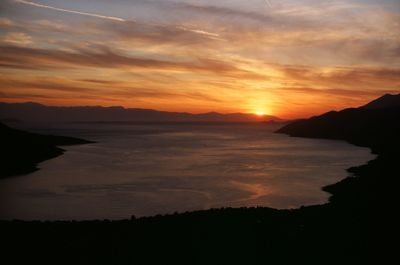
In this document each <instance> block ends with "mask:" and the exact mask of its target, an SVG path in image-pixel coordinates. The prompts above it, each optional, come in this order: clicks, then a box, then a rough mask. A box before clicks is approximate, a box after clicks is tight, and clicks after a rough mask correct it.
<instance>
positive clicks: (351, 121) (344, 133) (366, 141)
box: [277, 95, 400, 153]
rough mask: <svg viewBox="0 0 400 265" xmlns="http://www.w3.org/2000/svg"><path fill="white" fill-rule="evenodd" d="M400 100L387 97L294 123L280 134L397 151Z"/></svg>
mask: <svg viewBox="0 0 400 265" xmlns="http://www.w3.org/2000/svg"><path fill="white" fill-rule="evenodd" d="M387 99H389V100H387ZM398 99H400V95H396V96H392V95H385V96H383V97H381V98H379V99H377V100H375V101H372V102H371V103H369V104H367V105H365V106H362V107H360V108H350V109H345V110H342V111H339V112H336V111H331V112H327V113H325V114H322V115H320V116H316V117H312V118H310V119H307V120H298V121H295V122H293V123H290V124H288V125H286V126H284V127H282V128H281V129H279V130H278V131H277V132H278V133H285V134H289V135H291V136H297V137H309V138H328V139H338V140H346V141H348V142H350V143H352V144H356V145H360V146H368V147H371V148H372V150H373V151H374V152H375V153H377V152H379V150H386V151H387V150H389V149H393V150H398V149H399V146H400V137H399V135H400V122H399V121H400V101H399V100H398ZM378 106H379V107H378ZM385 106H387V107H385Z"/></svg>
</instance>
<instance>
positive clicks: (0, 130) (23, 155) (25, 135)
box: [0, 123, 91, 178]
mask: <svg viewBox="0 0 400 265" xmlns="http://www.w3.org/2000/svg"><path fill="white" fill-rule="evenodd" d="M86 143H91V142H90V141H86V140H82V139H77V138H72V137H64V136H54V135H41V134H35V133H29V132H25V131H21V130H16V129H13V128H10V127H8V126H7V125H4V124H2V123H0V146H1V149H0V154H1V166H0V178H4V177H10V176H15V175H23V174H27V173H31V172H33V171H36V170H37V169H38V168H37V167H36V165H37V164H38V163H40V162H42V161H44V160H47V159H50V158H54V157H57V156H59V155H61V154H63V153H64V150H63V149H61V148H59V147H58V146H62V145H76V144H86Z"/></svg>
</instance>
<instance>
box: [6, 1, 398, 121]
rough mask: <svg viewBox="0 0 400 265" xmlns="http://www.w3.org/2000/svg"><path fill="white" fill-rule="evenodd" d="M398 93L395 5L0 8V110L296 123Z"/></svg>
mask: <svg viewBox="0 0 400 265" xmlns="http://www.w3.org/2000/svg"><path fill="white" fill-rule="evenodd" d="M399 92H400V1H399V0H380V1H370V0H346V1H344V0H343V1H342V0H338V1H335V0H269V1H267V0H219V1H211V0H114V1H109V0H68V1H65V0H64V1H61V0H52V1H50V0H47V1H45V0H32V1H23V0H0V101H2V102H25V101H34V102H39V103H43V104H47V105H63V106H65V105H103V106H115V105H121V106H125V107H137V108H152V109H158V110H166V111H189V112H194V113H200V112H209V111H218V112H223V113H228V112H250V113H256V112H262V113H266V114H271V115H276V116H279V117H282V118H298V117H307V116H310V115H314V114H319V113H321V112H324V111H328V110H331V109H341V108H343V107H348V106H358V105H362V104H364V103H366V102H368V101H369V100H371V99H374V98H376V97H378V96H380V95H382V94H384V93H399Z"/></svg>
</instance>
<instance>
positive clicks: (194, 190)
mask: <svg viewBox="0 0 400 265" xmlns="http://www.w3.org/2000/svg"><path fill="white" fill-rule="evenodd" d="M280 126H282V125H280V124H268V123H255V124H217V123H123V122H122V123H98V122H91V123H37V124H28V125H27V124H24V125H22V126H20V127H23V128H24V129H28V130H30V131H33V132H39V133H47V134H57V135H65V136H74V137H79V138H84V139H88V140H93V141H96V143H93V144H86V145H75V146H64V147H62V148H63V149H65V150H66V152H65V154H63V155H61V156H59V157H57V158H54V159H50V160H47V161H45V162H42V163H40V164H39V165H38V167H39V168H40V170H38V171H36V172H34V173H31V174H28V175H24V176H17V177H10V178H6V179H1V180H0V219H3V220H11V219H21V220H93V219H101V220H103V219H111V220H117V219H126V218H131V216H132V215H134V216H135V217H141V216H153V215H158V214H173V213H175V212H180V213H181V212H186V211H195V210H205V209H210V208H220V207H257V206H265V207H273V208H279V209H291V208H296V207H300V206H306V205H314V204H324V203H326V202H328V199H329V194H328V193H326V192H324V191H322V189H321V188H322V187H323V186H325V185H329V184H333V183H336V182H338V181H340V180H341V179H343V178H345V177H347V176H349V173H348V172H347V171H346V169H348V168H349V167H353V166H357V165H361V164H364V163H366V162H367V161H369V160H371V159H373V158H374V157H375V156H374V155H373V154H371V152H370V150H369V149H367V148H361V147H357V146H354V145H350V144H348V143H346V142H344V141H335V140H323V139H307V138H296V137H289V136H287V135H284V134H277V133H274V132H275V131H276V130H277V129H279V128H280Z"/></svg>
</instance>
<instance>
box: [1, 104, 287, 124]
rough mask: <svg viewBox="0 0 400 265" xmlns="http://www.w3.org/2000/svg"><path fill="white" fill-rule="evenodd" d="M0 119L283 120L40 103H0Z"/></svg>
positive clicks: (85, 120) (101, 120) (111, 120)
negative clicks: (57, 105)
mask: <svg viewBox="0 0 400 265" xmlns="http://www.w3.org/2000/svg"><path fill="white" fill-rule="evenodd" d="M0 119H17V120H21V121H31V122H34V121H58V122H261V121H281V119H279V118H277V117H274V116H269V115H264V116H257V115H254V114H248V113H229V114H221V113H217V112H208V113H202V114H192V113H187V112H166V111H157V110H152V109H137V108H123V107H120V106H116V107H101V106H84V107H54V106H45V105H41V104H38V103H32V102H28V103H0Z"/></svg>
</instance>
